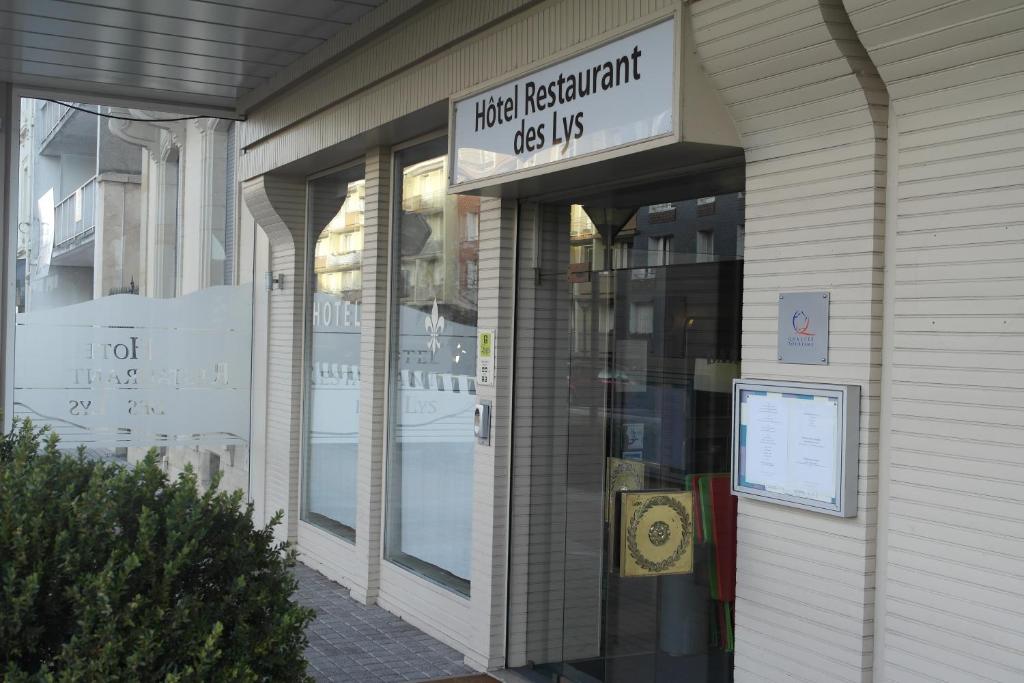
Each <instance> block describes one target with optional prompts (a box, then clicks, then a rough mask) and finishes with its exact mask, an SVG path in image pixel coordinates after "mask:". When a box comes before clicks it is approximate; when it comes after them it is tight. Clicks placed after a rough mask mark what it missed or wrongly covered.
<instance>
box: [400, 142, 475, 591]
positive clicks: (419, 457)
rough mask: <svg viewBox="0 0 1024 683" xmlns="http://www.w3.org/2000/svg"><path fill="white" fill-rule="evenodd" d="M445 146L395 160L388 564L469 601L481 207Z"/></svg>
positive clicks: (431, 145)
mask: <svg viewBox="0 0 1024 683" xmlns="http://www.w3.org/2000/svg"><path fill="white" fill-rule="evenodd" d="M444 150H445V141H444V140H443V139H442V140H436V141H432V142H429V143H426V144H424V145H420V146H417V147H414V148H411V149H408V150H404V151H402V152H400V153H399V154H397V155H396V156H397V158H396V162H397V163H396V181H397V183H396V184H397V194H398V201H397V202H396V209H395V219H394V221H393V226H394V227H393V229H392V230H393V232H392V245H393V251H392V272H393V273H394V278H395V291H396V297H395V300H394V301H393V303H392V309H391V321H392V330H393V336H392V339H391V349H392V351H391V377H390V382H391V394H390V395H391V399H390V416H389V419H390V424H389V434H390V444H389V450H388V488H387V511H386V514H387V518H386V519H387V524H386V530H385V557H386V558H387V559H388V560H390V561H392V562H395V563H397V564H400V565H402V566H404V567H406V568H407V569H410V570H412V571H414V572H416V573H419V574H421V575H423V576H425V577H427V578H429V579H430V580H432V581H435V582H437V583H440V584H442V585H444V586H445V587H447V588H450V589H452V590H455V591H457V592H459V593H462V594H467V595H468V594H469V587H470V541H471V533H472V523H471V516H472V498H473V448H474V444H475V439H474V437H473V407H474V404H475V403H476V385H475V378H476V375H475V369H476V332H477V327H476V326H477V283H478V280H479V270H478V265H479V242H478V238H479V220H480V218H479V216H480V199H479V198H478V197H470V196H456V195H447V194H446V193H445V185H446V182H447V170H448V169H447V165H448V159H447V157H446V156H445V155H444Z"/></svg>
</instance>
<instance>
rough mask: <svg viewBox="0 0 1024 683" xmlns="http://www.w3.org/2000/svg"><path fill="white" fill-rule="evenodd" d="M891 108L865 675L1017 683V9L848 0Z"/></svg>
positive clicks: (1023, 635)
mask: <svg viewBox="0 0 1024 683" xmlns="http://www.w3.org/2000/svg"><path fill="white" fill-rule="evenodd" d="M846 7H847V9H848V10H849V12H850V19H851V20H852V22H853V24H854V26H855V27H856V28H857V31H858V34H859V37H860V39H861V41H862V42H863V43H864V45H865V47H866V48H867V50H868V53H869V54H870V55H871V58H872V60H873V61H874V63H875V64H876V65H877V67H878V70H879V72H880V74H881V76H882V78H883V79H884V80H885V82H886V85H887V87H888V89H889V93H890V96H891V97H892V107H893V109H894V112H895V117H894V123H895V125H894V127H895V128H896V129H897V130H898V136H894V141H895V143H896V144H894V145H893V147H894V152H895V155H896V158H895V159H894V160H893V161H892V163H891V166H890V168H891V169H892V170H891V173H892V174H894V175H895V178H891V179H890V186H891V187H894V188H895V189H894V192H893V193H891V195H890V198H889V215H890V217H891V223H890V225H889V226H888V230H887V239H888V241H889V245H888V247H889V252H888V253H889V256H888V267H889V269H890V273H889V277H888V279H887V283H886V284H887V292H886V306H887V308H890V309H891V316H890V318H889V320H890V321H891V322H890V329H889V330H887V337H886V371H887V383H886V389H887V395H886V396H885V398H886V401H885V408H886V410H885V413H884V415H883V425H884V426H886V427H887V429H886V433H885V438H884V440H883V448H884V451H883V465H884V467H883V469H882V472H881V474H882V485H883V492H884V493H886V496H885V498H886V499H885V501H884V502H883V505H882V512H883V516H882V517H881V521H880V529H879V539H880V543H879V546H880V547H879V575H880V579H881V582H880V588H881V590H880V594H879V605H878V611H877V614H878V617H877V618H878V623H879V629H878V639H879V641H880V652H879V655H878V657H876V671H877V674H878V675H877V677H876V680H880V681H900V682H904V681H906V682H917V681H936V680H941V681H958V682H959V681H1021V680H1024V53H1022V49H1024V4H1022V3H1021V2H1019V0H970V1H960V2H946V3H939V2H906V1H892V0H889V1H882V2H879V1H877V0H871V1H868V0H846Z"/></svg>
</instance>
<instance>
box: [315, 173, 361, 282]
mask: <svg viewBox="0 0 1024 683" xmlns="http://www.w3.org/2000/svg"><path fill="white" fill-rule="evenodd" d="M365 193H366V181H364V180H358V181H354V182H351V183H348V191H347V193H346V195H345V198H344V200H343V203H342V204H341V208H339V209H338V213H337V214H335V216H334V218H332V219H331V220H330V222H329V223H328V224H327V226H326V227H325V228H324V229H323V231H322V232H321V233H320V234H319V235H318V236H317V238H316V244H315V245H314V258H313V272H314V273H315V274H316V290H317V291H318V292H329V293H331V294H339V295H342V296H343V297H344V298H345V299H346V300H347V301H359V300H360V299H361V298H362V295H361V293H362V283H363V280H362V277H361V276H360V272H361V268H362V265H363V264H362V251H363V199H364V196H365Z"/></svg>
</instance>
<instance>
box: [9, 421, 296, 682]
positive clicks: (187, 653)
mask: <svg viewBox="0 0 1024 683" xmlns="http://www.w3.org/2000/svg"><path fill="white" fill-rule="evenodd" d="M279 522H280V515H278V516H277V517H275V519H274V520H273V521H272V522H271V524H270V525H269V526H268V527H267V528H264V529H256V528H254V527H253V524H252V505H251V504H250V505H249V506H248V507H247V508H246V507H245V506H244V505H243V498H242V493H241V492H240V491H238V492H235V493H233V494H228V493H224V492H220V491H217V490H216V486H213V487H211V489H210V490H209V491H207V492H206V493H200V492H199V491H198V490H197V488H196V477H195V476H194V474H193V473H192V472H191V471H189V472H186V473H185V474H183V475H181V476H180V477H178V479H177V480H173V481H172V480H169V479H168V477H167V475H166V474H164V472H163V471H162V470H161V469H160V467H159V465H158V463H157V460H156V455H155V453H154V452H150V454H149V455H148V456H147V457H146V459H145V460H144V461H143V462H141V463H139V464H137V465H136V466H134V467H124V466H122V465H118V464H110V463H100V462H93V461H90V460H87V459H85V458H84V457H83V456H82V455H81V453H80V454H79V455H78V456H71V455H67V454H62V453H61V452H60V451H59V450H58V448H57V439H56V437H55V436H53V435H52V434H51V435H47V433H46V430H39V431H36V430H34V429H33V427H32V425H31V423H28V422H23V423H21V424H18V425H16V427H15V430H14V431H13V432H12V433H11V434H7V435H5V436H3V437H2V438H0V676H2V677H3V679H4V680H7V681H27V680H41V681H51V680H52V681H118V680H120V681H306V680H309V677H308V676H307V675H306V672H305V670H306V663H305V658H304V655H303V651H304V649H305V645H306V636H305V628H306V625H307V624H308V623H309V621H310V620H311V619H312V617H313V613H312V611H311V610H308V609H305V608H302V607H298V606H297V605H295V604H294V603H293V602H291V596H292V594H293V593H294V591H295V588H296V581H295V579H294V577H293V575H292V573H291V571H290V568H291V567H292V566H293V565H294V564H295V554H294V551H293V550H290V549H288V548H287V547H286V546H285V544H275V543H274V540H273V535H272V531H271V529H272V527H273V526H274V525H276V524H277V523H279Z"/></svg>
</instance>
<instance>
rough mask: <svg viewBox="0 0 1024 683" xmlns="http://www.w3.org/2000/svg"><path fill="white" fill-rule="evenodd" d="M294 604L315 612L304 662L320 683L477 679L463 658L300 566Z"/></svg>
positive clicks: (320, 575)
mask: <svg viewBox="0 0 1024 683" xmlns="http://www.w3.org/2000/svg"><path fill="white" fill-rule="evenodd" d="M295 576H296V578H297V579H298V581H299V589H298V591H296V593H295V599H296V601H297V602H299V604H301V605H303V606H305V607H312V608H313V609H314V610H316V612H317V618H316V619H315V620H314V621H313V622H312V623H311V624H310V625H309V628H308V629H307V631H306V636H307V637H308V638H309V647H308V648H307V650H306V661H307V663H308V664H309V674H310V675H311V676H313V678H314V679H316V680H317V681H318V682H321V683H375V682H380V683H399V682H404V681H426V680H431V679H434V678H444V677H446V676H453V675H460V674H470V673H473V671H472V670H471V669H469V668H468V667H467V666H466V665H465V664H463V662H462V655H461V654H459V653H458V652H456V651H455V650H453V649H452V648H450V647H448V646H447V645H445V644H444V643H441V642H439V641H437V640H434V639H433V638H431V637H430V636H429V635H427V634H426V633H423V632H422V631H420V630H419V629H417V628H414V627H413V626H412V625H410V624H408V623H407V622H404V621H402V620H401V619H400V618H398V617H396V616H394V615H393V614H389V613H388V612H385V611H384V610H383V609H381V608H380V607H376V606H373V607H367V606H366V605H362V604H360V603H358V602H356V601H355V600H353V599H352V598H351V597H350V596H349V592H348V591H347V590H346V589H344V588H342V587H341V586H339V585H338V584H336V583H334V582H333V581H330V580H329V579H327V578H326V577H324V576H323V575H322V574H320V573H319V572H317V571H315V570H313V569H311V568H309V567H307V566H305V565H303V564H299V565H297V566H296V568H295Z"/></svg>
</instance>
